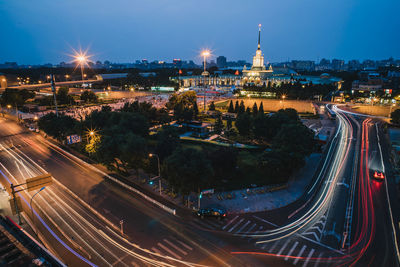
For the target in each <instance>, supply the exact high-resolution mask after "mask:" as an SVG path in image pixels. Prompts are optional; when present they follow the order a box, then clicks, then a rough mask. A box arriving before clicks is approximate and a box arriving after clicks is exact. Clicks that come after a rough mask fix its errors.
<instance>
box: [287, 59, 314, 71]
mask: <svg viewBox="0 0 400 267" xmlns="http://www.w3.org/2000/svg"><path fill="white" fill-rule="evenodd" d="M291 67H292V68H293V69H294V70H296V71H314V70H315V62H314V61H311V60H292V62H291Z"/></svg>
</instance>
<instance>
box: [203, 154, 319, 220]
mask: <svg viewBox="0 0 400 267" xmlns="http://www.w3.org/2000/svg"><path fill="white" fill-rule="evenodd" d="M320 159H321V154H320V153H314V154H311V155H310V156H309V157H308V158H307V159H306V164H305V166H304V167H303V168H302V169H301V170H300V171H299V172H298V173H297V174H296V175H294V176H293V177H292V178H291V179H290V180H289V182H288V184H287V185H278V186H274V187H258V188H251V189H250V188H249V189H242V190H236V191H231V192H224V193H219V194H218V193H217V194H213V195H210V196H204V197H203V198H202V199H201V207H207V206H221V207H224V208H225V209H226V210H227V211H228V213H247V212H257V211H266V210H273V209H277V208H281V207H284V206H287V205H289V204H290V203H292V202H294V201H296V200H297V199H299V198H300V197H301V195H302V194H303V193H304V191H305V190H306V188H307V186H308V185H309V183H310V182H311V180H312V178H313V176H314V172H315V169H316V167H317V166H318V163H319V161H320ZM233 196H234V197H233ZM229 197H233V198H232V199H229Z"/></svg>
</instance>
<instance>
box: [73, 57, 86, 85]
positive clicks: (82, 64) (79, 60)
mask: <svg viewBox="0 0 400 267" xmlns="http://www.w3.org/2000/svg"><path fill="white" fill-rule="evenodd" d="M86 53H87V51H85V52H82V51H80V52H75V55H74V61H75V62H76V64H77V66H79V67H80V68H81V75H82V81H83V80H84V78H85V77H86V75H85V74H84V73H83V69H84V68H85V65H88V59H89V57H90V56H88V55H87V54H86Z"/></svg>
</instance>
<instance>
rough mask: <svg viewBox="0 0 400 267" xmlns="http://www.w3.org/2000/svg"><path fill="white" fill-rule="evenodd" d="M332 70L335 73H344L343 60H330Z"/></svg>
mask: <svg viewBox="0 0 400 267" xmlns="http://www.w3.org/2000/svg"><path fill="white" fill-rule="evenodd" d="M332 69H333V70H336V71H344V70H345V64H344V60H341V59H332Z"/></svg>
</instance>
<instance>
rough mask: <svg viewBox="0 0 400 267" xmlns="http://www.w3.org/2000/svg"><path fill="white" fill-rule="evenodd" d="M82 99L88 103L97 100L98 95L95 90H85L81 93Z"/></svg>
mask: <svg viewBox="0 0 400 267" xmlns="http://www.w3.org/2000/svg"><path fill="white" fill-rule="evenodd" d="M81 100H82V101H84V102H87V103H95V102H97V95H96V94H95V93H93V91H90V90H85V91H84V92H83V93H82V94H81Z"/></svg>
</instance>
